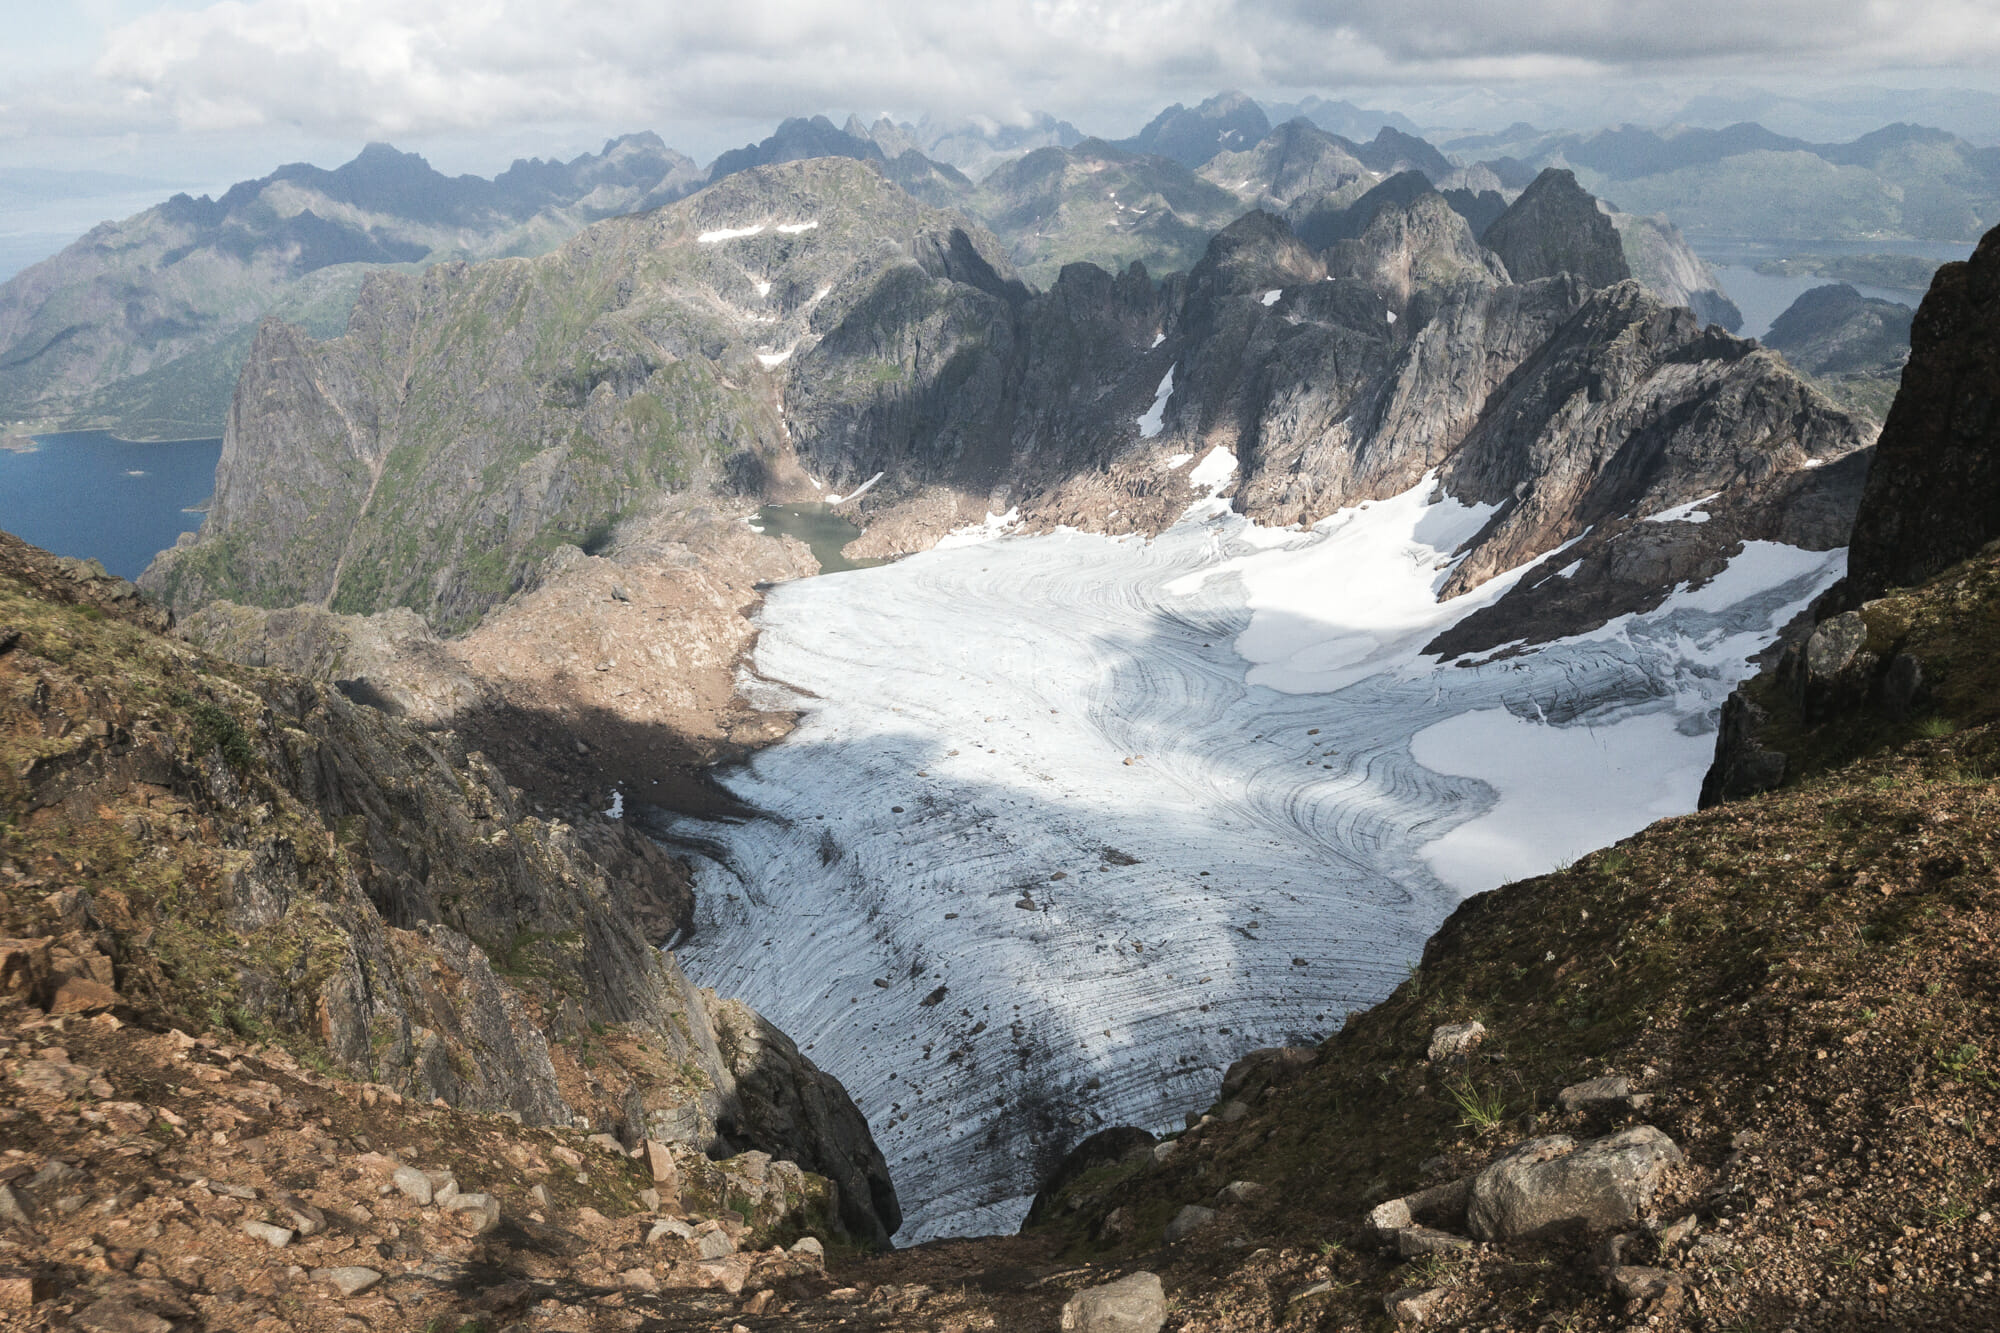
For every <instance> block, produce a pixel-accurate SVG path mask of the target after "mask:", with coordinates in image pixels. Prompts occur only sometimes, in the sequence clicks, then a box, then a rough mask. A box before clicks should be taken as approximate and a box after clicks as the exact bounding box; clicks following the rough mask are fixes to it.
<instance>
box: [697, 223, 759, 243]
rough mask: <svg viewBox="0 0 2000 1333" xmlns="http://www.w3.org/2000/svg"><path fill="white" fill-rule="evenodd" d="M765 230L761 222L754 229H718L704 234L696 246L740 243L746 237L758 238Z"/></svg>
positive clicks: (698, 238)
mask: <svg viewBox="0 0 2000 1333" xmlns="http://www.w3.org/2000/svg"><path fill="white" fill-rule="evenodd" d="M763 230H764V224H763V223H761V222H759V223H757V224H756V225H755V226H752V227H718V228H716V229H715V230H714V231H705V232H703V233H702V234H701V235H699V236H697V237H695V238H694V241H695V244H696V245H719V244H721V243H722V242H723V241H740V240H742V239H743V238H744V237H746V236H756V235H758V234H759V233H761V232H762V231H763Z"/></svg>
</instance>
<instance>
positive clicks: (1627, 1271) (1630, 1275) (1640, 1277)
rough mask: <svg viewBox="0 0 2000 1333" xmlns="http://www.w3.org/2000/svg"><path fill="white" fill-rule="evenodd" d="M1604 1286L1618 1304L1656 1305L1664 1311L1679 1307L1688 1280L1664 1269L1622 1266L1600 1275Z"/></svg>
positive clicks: (1681, 1275) (1685, 1291) (1683, 1274)
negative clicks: (1629, 1302)
mask: <svg viewBox="0 0 2000 1333" xmlns="http://www.w3.org/2000/svg"><path fill="white" fill-rule="evenodd" d="M1604 1285H1605V1286H1607V1287H1609V1288H1610V1289H1611V1294H1612V1295H1614V1296H1616V1297H1617V1298H1618V1299H1619V1300H1621V1301H1637V1302H1639V1303H1641V1304H1652V1303H1653V1302H1656V1301H1657V1302H1659V1303H1660V1305H1661V1307H1662V1308H1663V1309H1665V1310H1673V1309H1676V1308H1678V1307H1679V1305H1680V1303H1681V1301H1682V1299H1683V1298H1684V1297H1685V1296H1686V1294H1687V1288H1688V1285H1689V1283H1688V1277H1687V1274H1685V1273H1675V1272H1672V1271H1671V1270H1669V1269H1665V1268H1640V1267H1636V1266H1630V1265H1627V1266H1623V1267H1619V1268H1614V1269H1612V1270H1611V1271H1610V1272H1608V1273H1606V1274H1605V1275H1604Z"/></svg>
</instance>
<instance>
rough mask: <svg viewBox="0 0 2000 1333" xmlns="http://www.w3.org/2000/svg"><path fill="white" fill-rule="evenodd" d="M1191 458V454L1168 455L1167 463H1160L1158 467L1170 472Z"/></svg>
mask: <svg viewBox="0 0 2000 1333" xmlns="http://www.w3.org/2000/svg"><path fill="white" fill-rule="evenodd" d="M1193 457H1194V455H1193V454H1169V455H1168V456H1167V461H1166V462H1165V463H1162V464H1161V465H1160V466H1162V467H1164V468H1165V469H1166V470H1167V471H1169V472H1172V471H1173V470H1174V469H1175V468H1178V467H1180V466H1181V465H1182V464H1183V463H1185V462H1187V461H1188V460H1189V459H1191V458H1193Z"/></svg>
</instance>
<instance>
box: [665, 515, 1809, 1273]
mask: <svg viewBox="0 0 2000 1333" xmlns="http://www.w3.org/2000/svg"><path fill="white" fill-rule="evenodd" d="M1430 498H1431V494H1430V486H1429V484H1428V483H1426V484H1425V485H1423V486H1420V487H1418V488H1417V489H1416V490H1413V491H1411V492H1410V493H1409V494H1407V495H1405V496H1401V497H1397V498H1396V499H1393V500H1388V501H1383V502H1380V503H1378V504H1375V505H1371V506H1365V507H1363V508H1360V509H1357V510H1352V511H1348V512H1346V513H1344V514H1342V515H1339V516H1336V517H1335V518H1333V519H1329V520H1327V521H1326V522H1325V523H1322V524H1321V525H1319V526H1318V527H1317V528H1315V529H1314V530H1312V531H1311V532H1303V533H1302V532H1274V531H1271V530H1267V529H1260V528H1257V527H1255V526H1253V525H1251V524H1249V523H1247V522H1246V521H1245V520H1243V519H1241V518H1240V517H1238V516H1236V515H1234V514H1233V513H1230V512H1229V510H1228V505H1227V502H1226V501H1208V502H1204V503H1202V504H1200V505H1197V506H1196V507H1195V508H1194V509H1193V510H1191V511H1190V514H1189V517H1188V518H1187V519H1186V520H1184V521H1183V522H1182V523H1181V524H1179V525H1177V526H1176V527H1175V528H1173V529H1171V530H1170V531H1168V532H1167V533H1165V534H1163V535H1162V536H1160V537H1159V538H1157V539H1155V540H1153V541H1141V540H1137V539H1122V540H1117V539H1110V538H1104V537H1097V536H1089V535H1084V534H1079V533H1072V532H1059V533H1056V534H1053V535H1047V536H1038V537H996V538H994V539H991V540H985V541H966V542H963V543H961V544H954V545H953V546H952V547H951V548H950V549H940V550H936V551H932V552H929V553H926V554H923V555H917V556H913V557H910V558H908V559H905V560H903V561H900V562H898V563H896V564H893V565H888V566H885V567H882V568H878V569H870V570H865V571H857V572H853V573H845V574H839V575H832V576H825V577H820V578H814V579H807V580H801V581H798V582H794V583H788V584H785V585H783V586H781V587H779V588H776V589H774V590H773V591H772V592H771V594H770V596H769V599H768V601H767V602H766V605H765V609H764V611H763V613H762V629H763V632H762V636H761V638H760V641H759V644H758V647H757V651H756V664H755V665H756V671H755V673H754V675H746V677H745V680H744V687H745V689H746V691H747V692H749V693H750V694H752V695H753V697H755V698H756V699H757V701H758V702H759V703H762V704H764V705H767V706H771V707H779V708H791V709H797V710H799V711H800V713H801V718H800V723H799V726H798V728H797V730H796V731H795V732H794V733H793V734H792V735H791V736H790V737H789V738H788V739H786V740H785V741H784V742H782V743H781V744H779V745H776V746H774V747H772V748H771V749H769V750H766V751H763V752H762V753H760V754H758V755H757V756H756V757H755V758H754V759H753V760H752V761H751V762H750V763H749V764H748V765H747V766H746V767H745V768H744V769H742V770H741V771H739V772H737V773H735V774H733V775H732V776H730V777H729V778H728V780H727V783H728V786H729V787H730V788H731V790H733V791H734V792H735V793H736V794H737V795H738V796H740V797H741V798H742V799H743V800H744V801H746V802H747V803H749V804H751V805H753V806H755V807H758V808H760V809H762V810H765V811H768V812H769V814H770V817H769V818H766V819H759V820H754V821H751V822H747V823H742V824H735V825H727V826H706V825H705V826H702V827H701V828H700V829H699V830H698V832H699V834H700V835H701V837H702V838H703V839H704V840H705V841H706V842H707V844H708V845H711V846H715V847H718V848H720V849H725V850H722V851H719V852H718V853H717V855H716V857H715V859H713V860H710V861H707V862H705V863H703V864H702V866H701V867H700V873H699V892H700V907H699V912H700V920H699V929H698V931H697V933H696V936H695V938H694V940H693V941H692V942H691V943H690V944H689V945H688V946H687V947H685V948H684V949H683V950H682V951H681V959H682V962H683V964H684V965H685V966H686V967H687V969H688V971H689V972H690V973H691V974H692V975H693V976H694V977H695V978H696V979H697V980H698V981H699V982H700V983H701V984H703V985H708V986H713V987H715V988H717V989H718V990H720V991H721V992H722V993H724V994H731V995H738V996H741V997H742V998H743V999H745V1000H747V1001H748V1002H749V1003H751V1004H752V1005H754V1006H756V1007H757V1008H758V1009H759V1010H760V1011H762V1012H763V1013H764V1014H765V1015H766V1016H768V1017H769V1018H770V1019H771V1020H772V1021H773V1022H775V1023H777V1024H778V1025H779V1026H780V1027H782V1028H783V1029H785V1030H786V1031H787V1032H789V1033H790V1034H791V1035H792V1036H793V1037H794V1038H796V1039H797V1040H798V1042H799V1044H800V1046H801V1047H802V1048H804V1049H805V1050H806V1051H807V1052H808V1054H809V1055H810V1056H811V1058H812V1059H813V1060H814V1061H815V1062H816V1063H818V1064H819V1065H820V1066H821V1067H822V1068H825V1069H827V1070H830V1071H831V1072H833V1073H834V1074H836V1075H837V1076H838V1077H839V1078H840V1079H841V1081H842V1082H843V1083H844V1084H845V1085H846V1087H847V1088H848V1090H849V1091H850V1092H851V1093H852V1094H853V1096H854V1099H855V1101H856V1102H857V1103H858V1104H859V1105H860V1107H861V1109H862V1110H863V1112H865V1113H866V1114H867V1116H868V1119H869V1123H870V1125H871V1126H872V1127H873V1129H874V1132H875V1136H876V1139H877V1141H878V1142H879V1143H880V1144H881V1146H882V1149H883V1152H884V1153H885V1155H886V1156H887V1157H888V1160H889V1164H890V1168H891V1170H892V1172H893V1173H894V1177H895V1180H896V1184H897V1188H898V1191H899V1193H900V1194H901V1196H902V1199H903V1202H904V1207H905V1212H906V1222H905V1225H904V1228H903V1230H902V1231H901V1232H900V1233H899V1234H898V1237H897V1239H898V1240H899V1241H901V1242H905V1243H907V1242H911V1241H916V1240H921V1239H924V1238H927V1237H930V1236H935V1235H940V1234H967V1233H974V1232H984V1231H997V1230H1011V1229H1012V1228H1013V1227H1014V1226H1015V1225H1017V1224H1018V1222H1019V1219H1020V1216H1021V1214H1022V1212H1023V1211H1024V1210H1025V1207H1026V1200H1027V1196H1028V1195H1029V1194H1031V1193H1032V1191H1033V1189H1034V1187H1035V1182H1036V1178H1037V1176H1038V1174H1040V1173H1042V1172H1045V1171H1046V1170H1047V1169H1048V1168H1049V1167H1050V1166H1052V1165H1053V1163H1054V1162H1055V1160H1056V1159H1057V1158H1058V1157H1059V1156H1060V1155H1061V1153H1062V1152H1063V1151H1064V1150H1065V1149H1066V1148H1067V1147H1068V1146H1069V1145H1071V1144H1073V1143H1074V1142H1076V1141H1077V1140H1079V1139H1081V1138H1082V1137H1084V1136H1085V1135H1087V1134H1089V1133H1091V1132H1093V1131H1095V1130H1096V1129H1099V1128H1102V1127H1104V1126H1107V1125H1112V1124H1121V1123H1123V1124H1142V1125H1148V1126H1151V1127H1153V1128H1155V1129H1159V1128H1164V1127H1167V1126H1169V1125H1171V1124H1175V1123H1177V1122H1178V1119H1179V1117H1180V1116H1181V1115H1182V1113H1184V1112H1185V1111H1187V1110H1189V1109H1191V1108H1197V1107H1200V1106H1203V1105H1205V1104H1206V1103H1207V1102H1208V1101H1209V1100H1210V1099H1211V1098H1212V1097H1213V1096H1214V1095H1215V1089H1216V1085H1217V1081H1218V1079H1219V1077H1220V1074H1221V1072H1222V1070H1223V1068H1224V1067H1225V1066H1226V1065H1227V1064H1228V1063H1229V1061H1231V1060H1232V1059H1234V1058H1236V1057H1237V1056H1238V1055H1241V1054H1242V1053H1243V1052H1244V1051H1246V1050H1249V1049H1251V1048H1253V1047H1257V1046H1266V1045H1272V1044H1276V1043H1280V1042H1285V1041H1309V1040H1313V1039H1316V1038H1318V1037H1321V1036H1324V1035H1325V1034H1326V1033H1327V1032H1329V1031H1330V1030H1332V1029H1333V1028H1334V1027H1336V1026H1337V1025H1338V1024H1339V1022H1340V1021H1341V1019H1342V1016H1343V1015H1344V1014H1345V1013H1346V1012H1347V1011H1348V1010H1350V1009H1353V1008H1358V1007H1362V1006H1365V1005H1367V1004H1369V1003H1372V1002H1373V1001H1375V1000H1377V999H1379V998H1380V997H1381V996H1383V995H1384V994H1386V993H1387V992H1388V991H1389V990H1390V989H1391V988H1392V987H1393V986H1394V985H1395V984H1396V983H1397V982H1398V981H1400V980H1401V979H1402V978H1403V977H1404V976H1405V975H1406V974H1407V970H1408V966H1409V964H1410V962H1411V961H1412V960H1413V959H1414V958H1415V956H1416V954H1417V952H1418V950H1419V948H1420V946H1421V944H1422V941H1423V939H1424V938H1425V936H1426V935H1427V934H1428V933H1429V932H1430V931H1431V930H1433V929H1434V928H1435V927H1436V926H1437V924H1438V922H1439V921H1440V920H1441V919H1442V918H1443V916H1444V915H1445V914H1446V913H1447V912H1448V911H1449V910H1450V909H1451V908H1452V906H1454V905H1455V904H1456V903H1457V902H1458V900H1459V898H1460V897H1461V896H1462V895H1463V894H1464V893H1467V892H1472V891H1475V890H1478V889H1482V888H1487V887H1491V886H1492V885H1494V884H1498V883H1501V882H1504V881H1505V880H1507V879H1511V878H1515V877H1518V876H1519V875H1522V874H1528V873H1534V872H1536V871H1539V870H1543V869H1547V868H1549V867H1550V866H1552V865H1554V864H1555V863H1556V862H1558V861H1560V860H1562V859H1565V858H1567V857H1570V856H1573V855H1575V854H1576V853H1578V852H1581V851H1584V850H1587V849H1589V848H1592V847H1596V846H1600V845H1602V844H1604V843H1606V842H1609V841H1612V840H1614V839H1616V838H1618V837H1621V836H1623V835H1624V834H1626V833H1629V832H1632V831H1634V830H1636V829H1638V828H1640V827H1642V826H1643V825H1645V824H1646V823H1648V822H1650V821H1651V820H1653V819H1655V818H1657V817H1659V816H1660V815H1663V814H1670V813H1675V812H1680V811H1686V810H1689V809H1692V808H1693V806H1694V801H1695V794H1696V790H1697V788H1698V786H1699V783H1700V777H1701V772H1702V769H1703V768H1704V767H1705V766H1706V763H1707V760H1708V755H1709V752H1710V749H1711V746H1712V739H1711V737H1712V733H1713V728H1714V722H1715V709H1716V707H1717V706H1718V705H1719V704H1720V702H1721V700H1722V698H1723V696H1724V695H1725V694H1726V693H1727V691H1728V689H1729V688H1730V686H1731V685H1732V684H1733V683H1734V682H1735V681H1736V680H1737V679H1739V678H1740V677H1741V676H1742V675H1744V674H1746V673H1747V670H1748V668H1747V664H1746V662H1745V659H1746V658H1747V657H1748V656H1750V655H1751V654H1752V653H1754V652H1755V651H1756V650H1757V649H1758V648H1760V647H1761V646H1762V645H1763V644H1764V643H1766V642H1768V640H1769V638H1770V636H1771V635H1772V634H1773V633H1774V632H1775V629H1776V627H1777V626H1780V625H1782V624H1783V623H1784V622H1785V621H1786V620H1787V619H1789V618H1790V617H1791V615H1793V614H1794V613H1795V612H1796V611H1797V610H1798V609H1799V608H1800V607H1801V606H1802V605H1803V604H1804V603H1805V602H1806V601H1808V600H1809V599H1810V598H1812V597H1813V596H1815V595H1817V594H1818V592H1820V591H1821V590H1822V589H1824V588H1825V587H1826V586H1828V584H1830V583H1831V582H1832V580H1833V579H1835V578H1837V577H1838V576H1839V574H1840V572H1841V570H1842V568H1843V566H1844V554H1843V553H1840V552H1834V553H1812V552H1799V551H1794V550H1792V549H1791V548H1786V547H1776V546H1770V545H1768V544H1752V546H1751V547H1750V548H1749V549H1748V550H1746V552H1745V554H1744V555H1742V556H1740V557H1739V558H1738V559H1737V561H1736V562H1734V563H1733V564H1732V565H1731V567H1730V568H1729V569H1728V570H1727V571H1725V573H1724V574H1723V575H1722V576H1721V578H1719V579H1717V580H1716V581H1715V582H1714V583H1713V584H1711V585H1709V587H1707V588H1704V589H1699V590H1695V591H1692V592H1689V591H1685V590H1683V591H1681V592H1678V593H1677V594H1676V595H1675V596H1674V597H1672V598H1670V599H1669V601H1668V603H1667V604H1666V605H1665V606H1663V607H1661V608H1660V609H1659V610H1658V611H1655V612H1653V613H1651V614H1649V615H1646V616H1642V617H1629V616H1628V617H1625V618H1623V619H1621V620H1620V621H1617V622H1614V623H1613V624H1611V625H1609V626H1606V627H1605V628H1604V629H1602V630H1600V631H1598V632H1596V633H1595V634H1592V635H1587V636H1582V637H1580V638H1578V639H1575V640H1569V641H1565V642H1562V643H1559V644H1555V645H1549V646H1547V647H1543V648H1541V649H1538V650H1536V651H1533V652H1530V653H1527V654H1524V655H1521V656H1517V657H1513V658H1508V659H1504V660H1500V661H1497V662H1494V663H1492V664H1490V665H1485V666H1478V667H1459V666H1455V665H1449V666H1442V667H1440V666H1438V665H1437V664H1436V663H1434V662H1433V661H1431V660H1430V659H1428V658H1423V657H1421V656H1420V655H1419V652H1420V649H1421V648H1422V645H1423V644H1424V643H1426V642H1428V641H1429V639H1430V638H1431V637H1432V636H1434V635H1435V634H1436V633H1437V632H1438V631H1439V630H1440V629H1442V628H1443V627H1444V626H1446V625H1448V624H1450V623H1452V622H1453V621H1455V620H1457V619H1459V618H1461V617H1462V616H1463V615H1465V614H1467V613H1469V612H1470V611H1471V610H1473V609H1476V607H1477V606H1479V605H1484V604H1486V603H1487V602H1489V601H1491V600H1492V599H1494V598H1495V597H1497V596H1499V595H1500V593H1501V592H1503V591H1504V590H1505V588H1506V587H1507V586H1508V585H1509V583H1510V582H1511V578H1513V577H1518V574H1519V572H1518V571H1517V573H1516V575H1514V576H1509V577H1508V578H1503V579H1500V580H1495V581H1493V582H1492V583H1489V584H1488V585H1486V586H1485V587H1484V588H1481V589H1479V590H1478V591H1476V592H1475V593H1473V594H1469V595H1468V596H1466V597H1464V598H1460V599H1457V600H1456V601H1454V602H1453V603H1450V604H1447V605H1445V606H1442V607H1440V606H1438V605H1436V604H1435V603H1434V602H1433V601H1432V600H1431V598H1432V590H1433V589H1434V588H1436V587H1437V586H1439V584H1440V583H1441V581H1442V579H1443V577H1444V576H1445V573H1446V571H1447V570H1448V568H1449V558H1448V556H1447V555H1446V554H1445V552H1447V551H1449V550H1451V549H1452V548H1453V547H1454V546H1455V545H1456V543H1457V542H1458V541H1460V540H1462V539H1463V538H1464V537H1465V536H1466V535H1468V534H1469V533H1470V532H1472V531H1474V530H1476V529H1477V527H1478V526H1479V523H1480V522H1481V521H1483V518H1484V514H1483V513H1482V512H1481V511H1477V510H1473V509H1467V508H1464V507H1461V506H1458V505H1457V504H1455V503H1454V502H1451V501H1448V500H1447V501H1444V502H1442V503H1439V504H1430V503H1428V501H1429V500H1430ZM996 530H997V529H996ZM1413 752H1414V753H1413ZM690 831H691V832H692V831H696V830H690Z"/></svg>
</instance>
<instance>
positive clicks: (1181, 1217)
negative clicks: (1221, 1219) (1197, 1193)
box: [1166, 1203, 1215, 1245]
mask: <svg viewBox="0 0 2000 1333" xmlns="http://www.w3.org/2000/svg"><path fill="white" fill-rule="evenodd" d="M1214 1220H1215V1209H1213V1208H1204V1207H1202V1206H1201V1205H1200V1204H1198V1203H1191V1204H1189V1205H1187V1207H1185V1208H1183V1209H1181V1210H1180V1211H1179V1212H1178V1213H1175V1214H1174V1220H1173V1221H1171V1222H1169V1223H1167V1232H1166V1237H1167V1244H1169V1245H1172V1244H1173V1243H1174V1242H1176V1241H1179V1240H1183V1239H1185V1238H1186V1237H1188V1236H1191V1235H1193V1234H1194V1233H1195V1232H1197V1231H1199V1230H1201V1229H1202V1228H1203V1227H1205V1226H1207V1225H1208V1224H1209V1223H1210V1222H1213V1221H1214Z"/></svg>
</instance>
